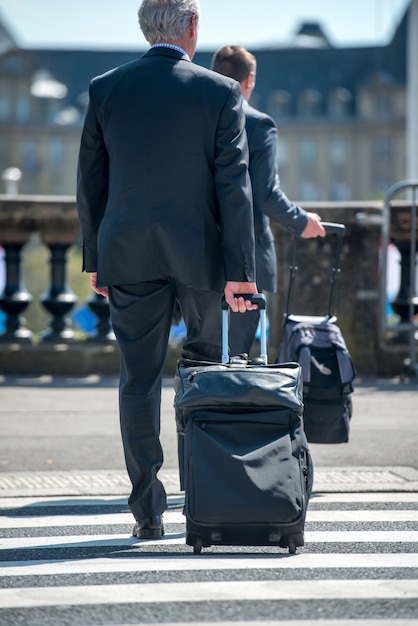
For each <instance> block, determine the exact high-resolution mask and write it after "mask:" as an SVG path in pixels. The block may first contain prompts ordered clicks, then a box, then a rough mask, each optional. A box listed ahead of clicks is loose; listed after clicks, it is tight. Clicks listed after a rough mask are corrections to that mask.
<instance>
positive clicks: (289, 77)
mask: <svg viewBox="0 0 418 626" xmlns="http://www.w3.org/2000/svg"><path fill="white" fill-rule="evenodd" d="M407 13H408V12H406V13H405V15H404V17H403V19H402V21H401V23H400V24H399V26H398V28H397V30H396V32H395V34H394V36H393V38H392V41H391V42H390V43H389V44H387V45H384V46H361V47H351V48H339V47H309V48H305V47H294V46H289V47H283V46H282V47H269V48H259V49H252V50H251V52H253V53H254V54H255V56H256V58H257V84H256V91H257V93H256V95H257V106H259V107H260V108H261V109H266V108H267V101H268V97H269V94H270V93H271V92H272V91H277V90H281V91H284V92H287V93H289V94H290V96H291V100H292V102H293V105H292V107H293V108H292V109H291V111H290V115H292V113H295V112H296V109H295V106H296V105H295V104H294V103H295V102H296V100H297V98H298V97H299V95H300V93H301V92H303V91H306V90H314V91H316V92H319V93H320V94H321V95H322V96H323V99H324V101H325V99H326V98H327V97H328V94H329V93H331V92H332V91H333V90H335V89H340V88H343V89H345V90H347V91H348V92H350V94H351V95H352V97H353V99H352V102H351V105H350V106H351V107H352V109H353V110H354V108H355V96H356V92H357V90H358V88H359V86H360V85H364V84H367V82H368V81H370V79H371V78H372V77H373V76H376V75H378V74H380V75H384V76H386V77H387V78H388V80H389V81H390V82H391V83H392V84H399V85H405V84H406V30H407ZM1 35H2V31H1V29H0V43H1ZM6 39H7V37H6ZM26 52H28V53H30V54H31V55H32V56H33V59H34V63H35V65H36V66H37V67H38V68H39V69H46V70H47V71H48V72H49V74H50V75H52V77H53V78H54V79H55V80H56V81H58V82H59V83H62V84H64V85H66V87H67V90H68V91H67V96H66V98H65V102H63V104H64V105H65V106H74V107H77V108H78V109H79V110H82V109H83V102H84V103H85V96H86V92H87V90H88V85H89V82H90V80H91V78H93V77H94V76H96V75H98V74H102V73H103V72H105V71H107V70H109V69H111V68H113V67H116V66H118V65H121V64H123V63H127V62H129V61H132V60H134V59H136V58H138V57H139V56H141V55H142V54H143V53H144V52H145V48H144V49H138V50H126V51H123V50H121V51H115V50H71V49H65V50H63V49H61V50H57V49H32V50H26ZM213 53H214V51H197V52H196V56H195V58H194V62H195V63H198V64H200V65H203V66H205V67H210V64H211V60H212V56H213ZM0 54H1V49H0ZM324 106H325V105H324ZM324 111H325V109H324Z"/></svg>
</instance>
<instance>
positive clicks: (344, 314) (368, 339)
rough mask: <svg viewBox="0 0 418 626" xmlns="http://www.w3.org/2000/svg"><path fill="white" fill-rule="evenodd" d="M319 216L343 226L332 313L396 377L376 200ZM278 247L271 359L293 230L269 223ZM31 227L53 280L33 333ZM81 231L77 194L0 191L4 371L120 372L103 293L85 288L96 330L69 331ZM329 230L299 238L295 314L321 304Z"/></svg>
mask: <svg viewBox="0 0 418 626" xmlns="http://www.w3.org/2000/svg"><path fill="white" fill-rule="evenodd" d="M302 206H303V207H304V208H305V209H306V210H309V211H316V212H318V213H320V215H321V216H322V219H323V220H326V221H332V222H340V223H343V224H345V225H346V236H345V238H344V245H343V252H342V272H341V279H340V284H339V295H338V300H337V316H338V324H339V325H340V327H341V329H342V331H343V334H344V337H345V339H346V342H347V345H348V347H349V350H350V352H351V354H352V356H353V359H354V361H355V364H356V367H357V371H358V374H359V375H360V376H374V375H395V374H397V373H398V372H399V369H400V367H401V365H400V363H401V361H400V360H399V359H402V357H403V356H404V354H403V348H402V346H401V345H400V346H399V349H398V350H397V352H396V354H395V356H394V353H393V350H392V351H390V352H387V351H386V350H385V349H384V346H382V341H381V337H379V285H380V265H379V258H380V254H381V246H380V242H381V229H382V224H381V223H382V203H381V202H332V203H331V202H323V203H303V204H302ZM273 229H274V233H275V237H276V244H277V255H278V259H277V262H278V272H279V285H278V291H277V293H276V294H274V295H272V296H271V297H270V296H269V308H268V311H269V321H270V331H269V342H268V346H269V360H270V361H273V360H274V359H275V358H276V354H277V349H278V345H279V342H280V336H281V328H282V323H283V313H284V310H285V304H286V294H287V285H288V279H289V259H290V252H291V244H292V238H291V237H290V236H289V234H288V233H287V232H286V231H285V230H283V229H282V228H281V227H280V226H277V225H274V226H273ZM34 233H37V234H38V235H39V237H40V239H41V241H42V242H43V243H44V244H45V245H46V246H47V247H48V249H49V252H50V260H49V262H50V279H49V287H48V289H47V291H46V292H45V294H44V295H43V296H42V298H41V304H42V306H43V307H44V309H45V311H46V312H47V314H48V315H49V317H50V324H49V327H48V328H46V329H45V330H44V331H43V332H42V333H40V334H39V336H37V337H36V338H34V336H33V333H32V331H31V329H30V328H26V327H25V325H24V323H23V321H22V318H23V316H24V313H25V311H27V310H28V309H29V307H30V306H31V303H32V300H33V297H32V295H31V285H30V284H28V285H25V284H24V283H23V279H22V272H21V255H22V252H23V251H24V248H25V245H26V244H27V243H28V242H29V240H30V238H31V236H32V235H33V234H34ZM78 237H79V226H78V220H77V210H76V205H75V199H74V198H73V197H54V196H23V195H21V196H20V195H16V196H6V195H3V196H2V195H0V244H1V245H2V246H3V248H4V250H5V264H6V284H5V289H4V292H3V294H1V295H0V309H1V310H2V311H3V313H4V314H5V318H6V319H5V330H4V332H3V333H2V334H1V335H0V374H4V375H7V374H18V375H41V374H52V375H56V374H63V375H88V374H112V373H115V374H117V373H118V369H119V354H118V348H117V345H116V342H115V340H114V336H113V335H112V332H111V326H110V322H109V311H108V305H107V301H106V299H105V298H102V297H101V296H97V295H96V294H93V293H92V295H91V297H90V298H88V301H87V302H86V304H87V306H88V307H89V309H90V310H91V311H92V312H93V313H94V315H95V316H96V318H97V325H96V332H95V333H93V334H92V335H90V336H89V337H88V338H85V337H81V338H80V337H79V335H78V334H77V333H75V332H74V328H73V327H72V325H71V323H70V322H68V320H69V319H70V315H69V314H70V313H71V311H72V310H73V308H74V306H75V304H76V296H75V295H74V293H73V292H72V290H71V285H69V282H68V276H67V253H68V250H69V249H70V248H71V246H73V245H74V243H75V241H76V240H77V238H78ZM331 243H332V241H331V237H327V238H326V239H324V240H322V241H320V242H319V250H318V249H317V248H316V246H317V245H318V242H317V241H308V240H304V241H303V242H301V245H300V246H299V252H300V263H299V265H300V270H299V272H298V274H299V275H298V278H297V283H296V285H297V287H296V292H295V293H296V297H295V306H296V305H297V308H298V310H295V311H294V313H303V314H307V313H308V314H312V315H317V314H322V313H324V312H326V303H327V299H328V289H329V282H328V280H327V279H324V275H323V274H322V273H321V272H322V271H325V273H326V271H327V269H329V268H330V267H331V264H332V245H331ZM177 357H178V347H172V348H171V349H170V350H169V354H168V356H167V362H166V373H171V372H172V371H173V368H174V363H175V360H176V359H177Z"/></svg>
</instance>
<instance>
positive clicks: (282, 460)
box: [185, 409, 306, 524]
mask: <svg viewBox="0 0 418 626" xmlns="http://www.w3.org/2000/svg"><path fill="white" fill-rule="evenodd" d="M291 413H292V412H291V411H290V410H289V409H284V410H273V411H268V412H259V413H254V412H251V413H242V414H233V415H231V414H227V413H225V414H222V413H216V414H215V413H213V412H210V411H206V412H205V411H199V412H197V413H195V414H193V415H191V416H190V417H189V419H188V421H187V424H186V437H185V445H186V465H187V473H186V511H187V515H188V516H189V517H190V518H191V519H193V520H194V521H196V522H200V523H206V524H208V523H209V524H228V523H231V524H237V523H238V524H257V523H260V524H266V523H273V524H274V523H288V522H292V521H295V520H296V519H298V517H299V516H300V515H301V514H302V512H303V510H304V505H305V504H306V503H305V488H304V480H305V478H304V477H303V476H302V471H301V464H300V460H299V458H297V457H295V456H294V455H293V454H292V442H291V436H290V432H289V423H290V418H291Z"/></svg>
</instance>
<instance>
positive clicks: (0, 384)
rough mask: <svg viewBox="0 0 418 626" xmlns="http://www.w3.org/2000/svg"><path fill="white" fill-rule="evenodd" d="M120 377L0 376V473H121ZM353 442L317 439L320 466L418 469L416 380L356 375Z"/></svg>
mask: <svg viewBox="0 0 418 626" xmlns="http://www.w3.org/2000/svg"><path fill="white" fill-rule="evenodd" d="M117 386H118V380H117V378H115V377H98V376H91V377H87V378H79V379H73V378H61V377H56V378H52V377H41V378H36V379H31V378H15V377H4V378H0V429H1V433H2V437H1V439H0V472H16V471H32V472H36V471H42V470H55V471H65V470H124V469H125V465H124V458H123V452H122V446H121V441H120V434H119V418H118V389H117ZM173 398H174V392H173V388H172V381H171V379H169V378H167V379H165V381H164V387H163V397H162V420H161V438H162V443H163V448H164V453H165V462H164V469H165V470H170V471H171V470H172V471H176V470H177V441H176V431H175V423H174V410H173ZM353 405H354V408H353V418H352V422H351V433H350V442H349V443H348V444H337V445H323V444H322V445H319V444H312V445H311V451H312V455H313V459H314V463H315V465H316V467H353V466H355V467H366V466H372V467H373V466H380V467H388V466H407V467H412V468H415V469H418V454H417V450H418V383H416V382H414V383H408V384H404V383H400V382H399V381H397V380H358V381H356V383H355V392H354V394H353Z"/></svg>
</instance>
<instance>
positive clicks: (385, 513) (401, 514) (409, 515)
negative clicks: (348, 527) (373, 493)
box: [306, 509, 418, 528]
mask: <svg viewBox="0 0 418 626" xmlns="http://www.w3.org/2000/svg"><path fill="white" fill-rule="evenodd" d="M306 519H307V521H308V522H418V511H408V510H399V509H397V510H396V511H390V510H376V511H363V510H357V511H340V510H338V511H312V510H309V509H308V513H307V516H306ZM417 528H418V527H417Z"/></svg>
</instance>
